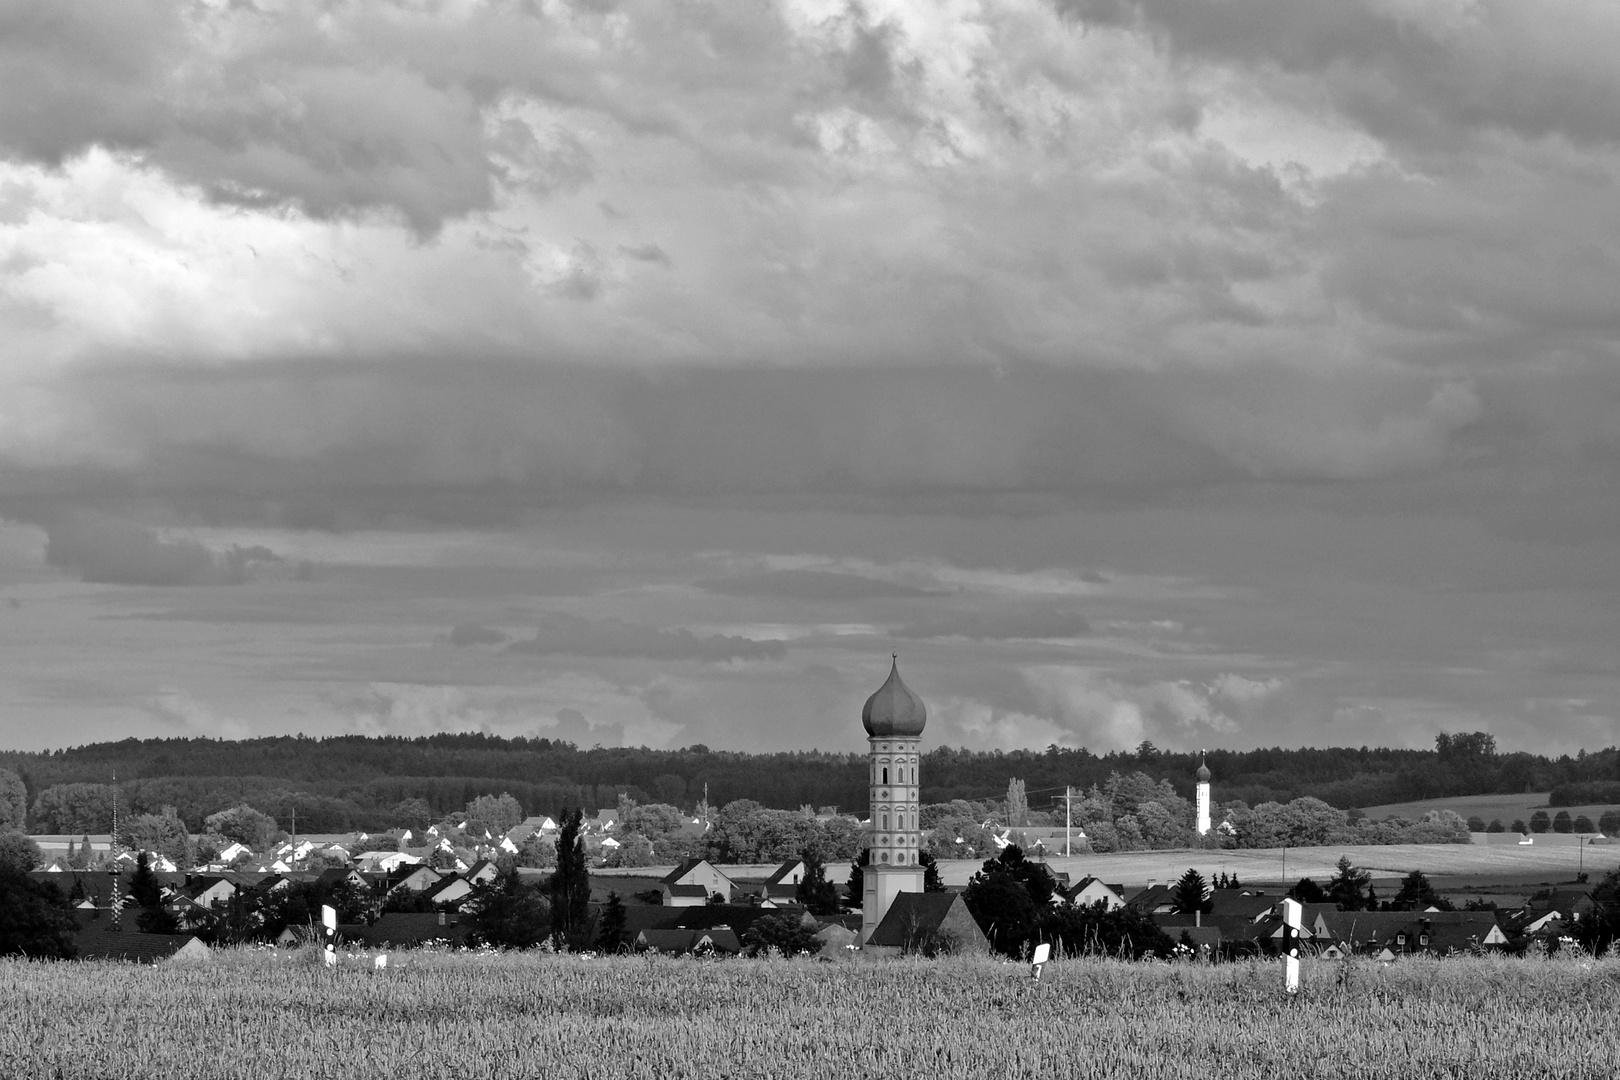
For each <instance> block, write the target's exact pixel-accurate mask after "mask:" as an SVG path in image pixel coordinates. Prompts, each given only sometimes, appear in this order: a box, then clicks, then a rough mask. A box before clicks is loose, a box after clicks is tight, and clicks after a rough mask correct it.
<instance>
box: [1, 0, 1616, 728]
mask: <svg viewBox="0 0 1620 1080" xmlns="http://www.w3.org/2000/svg"><path fill="white" fill-rule="evenodd" d="M1616 40H1620V8H1617V7H1616V6H1615V5H1614V4H1613V3H1612V2H1610V0H1586V2H1582V0H1541V2H1539V3H1524V2H1522V0H1477V2H1475V0H1220V2H1215V0H993V2H991V0H985V2H974V0H860V2H845V0H838V2H823V0H760V2H754V3H735V2H715V3H709V2H705V0H686V2H682V3H670V2H668V0H646V2H634V0H632V2H625V3H619V2H616V0H576V2H572V3H569V2H563V0H487V2H480V0H401V2H395V3H385V2H381V0H329V2H325V3H319V4H313V3H292V2H283V0H180V2H176V0H104V2H96V0H82V2H78V3H72V4H64V3H55V2H49V0H0V703H3V707H0V743H3V744H4V745H7V746H13V747H23V748H37V747H56V746H67V745H74V744H78V743H84V742H91V741H97V740H103V739H115V738H122V737H124V736H126V735H137V736H155V735H187V734H201V735H212V736H226V737H239V736H244V735H251V734H271V733H282V732H295V731H303V732H307V733H310V734H330V733H339V732H392V733H401V734H420V733H428V732H435V731H444V730H489V731H492V732H496V733H500V734H511V735H516V734H524V735H548V736H562V737H566V738H570V739H573V740H574V741H576V742H579V743H581V744H582V745H587V746H588V745H592V744H594V743H601V744H603V745H616V744H619V743H629V744H646V745H649V746H679V745H685V744H690V743H695V742H704V743H707V744H709V745H711V746H717V747H720V746H724V747H734V748H740V749H749V750H761V749H775V748H801V747H803V748H807V747H822V748H826V749H840V750H859V749H861V748H862V746H863V742H862V733H861V732H860V730H859V722H858V714H859V709H860V705H861V702H862V701H863V700H864V698H865V696H866V695H867V694H868V693H870V692H871V691H872V690H873V689H875V688H876V687H877V686H878V685H879V684H880V683H881V681H882V679H883V677H884V675H885V673H886V671H887V668H888V664H889V654H890V652H891V651H898V652H899V653H900V655H901V665H902V670H903V672H904V673H905V676H906V678H907V681H908V682H909V683H910V684H911V686H912V687H913V688H914V689H916V690H917V691H919V692H920V693H921V694H922V695H923V697H924V698H925V699H926V701H927V702H928V706H929V709H930V723H929V728H928V732H927V738H928V740H929V741H930V742H932V743H933V744H935V745H940V744H950V745H953V746H960V745H967V746H973V747H997V746H1000V747H1016V746H1036V747H1044V746H1046V745H1048V744H1051V743H1057V744H1059V745H1065V746H1087V747H1090V748H1092V749H1093V750H1098V751H1102V750H1108V749H1115V748H1124V747H1131V746H1134V745H1136V744H1137V743H1139V742H1140V741H1142V740H1143V739H1151V740H1153V741H1154V742H1155V743H1157V744H1159V745H1161V746H1165V747H1173V748H1180V749H1192V748H1197V747H1200V746H1229V747H1251V746H1262V745H1277V744H1281V745H1291V746H1292V745H1307V744H1333V745H1361V744H1371V745H1393V746H1424V745H1432V740H1433V737H1434V734H1435V733H1436V732H1438V731H1442V730H1446V731H1464V730H1467V731H1472V730H1480V729H1483V730H1489V731H1491V732H1493V733H1494V734H1495V735H1496V737H1497V740H1498V743H1499V745H1501V746H1502V747H1504V748H1509V749H1535V750H1539V751H1553V752H1565V751H1568V752H1574V751H1575V750H1577V749H1579V748H1581V747H1583V746H1584V747H1589V748H1595V747H1600V746H1606V745H1610V744H1612V743H1614V742H1616V741H1617V740H1620V652H1617V651H1616V647H1615V646H1616V641H1617V640H1620V558H1617V555H1620V549H1617V545H1616V542H1615V537H1616V536H1617V535H1620V364H1617V360H1620V356H1617V352H1620V350H1617V344H1620V303H1617V300H1620V197H1617V196H1620V191H1617V178H1620V52H1617V51H1616V50H1615V49H1614V47H1613V44H1614V42H1615V41H1616Z"/></svg>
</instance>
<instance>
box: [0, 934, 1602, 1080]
mask: <svg viewBox="0 0 1620 1080" xmlns="http://www.w3.org/2000/svg"><path fill="white" fill-rule="evenodd" d="M1303 982H1304V992H1303V993H1302V994H1300V995H1299V996H1298V997H1296V998H1289V997H1287V996H1286V995H1284V994H1282V993H1281V992H1280V987H1279V973H1278V970H1277V965H1276V964H1275V963H1264V962H1244V963H1235V964H1224V965H1216V966H1202V965H1197V966H1195V965H1187V964H1178V965H1169V964H1136V965H1133V964H1127V963H1121V962H1116V961H1105V960H1082V961H1067V962H1055V963H1053V964H1052V965H1050V966H1049V967H1048V969H1047V972H1046V976H1045V978H1044V979H1043V980H1042V981H1041V982H1039V983H1035V982H1033V981H1031V980H1030V978H1029V976H1028V973H1027V968H1025V967H1023V966H1021V965H1013V964H1004V963H998V962H996V961H993V960H987V959H971V960H970V959H956V960H947V961H938V962H928V961H920V960H891V961H874V962H861V961H855V962H847V963H818V962H815V961H809V960H793V961H786V960H776V961H744V960H722V961H716V960H696V959H690V958H688V959H662V958H653V959H645V958H635V957H616V958H603V957H596V958H592V957H578V956H552V955H541V954H505V955H501V954H471V955H447V954H442V953H438V954H435V953H422V954H396V955H395V956H394V958H393V965H392V966H391V967H390V968H389V969H388V970H386V971H381V972H379V971H375V970H373V969H372V968H371V966H370V961H369V959H368V958H366V957H363V956H361V957H346V958H344V962H343V964H342V966H340V967H339V968H338V969H337V970H336V971H332V972H328V971H325V970H322V969H321V968H320V967H319V966H318V965H316V964H315V963H313V962H311V957H310V956H309V954H286V953H275V952H246V953H236V954H223V955H221V956H219V957H218V958H216V959H215V960H214V961H212V962H208V963H203V964H199V965H196V966H186V967H178V966H170V967H164V968H143V967H133V966H122V965H108V964H93V963H86V964H43V963H26V962H19V961H7V962H4V963H0V1000H4V1001H5V1002H6V1004H7V1018H6V1021H7V1022H6V1023H5V1025H4V1026H3V1027H0V1061H3V1062H5V1075H6V1076H8V1077H13V1078H45V1077H51V1078H64V1080H75V1078H85V1080H90V1078H94V1080H119V1078H134V1077H151V1076H183V1077H186V1078H187V1080H209V1078H219V1077H241V1076H259V1077H265V1078H273V1077H286V1078H289V1080H292V1078H300V1080H301V1078H334V1080H335V1078H339V1077H341V1078H344V1080H367V1078H378V1080H382V1078H386V1080H410V1078H413V1077H429V1076H431V1077H443V1076H453V1077H457V1078H467V1080H477V1078H487V1080H494V1078H519V1077H523V1078H529V1077H537V1076H543V1077H547V1078H552V1077H594V1078H601V1080H613V1078H617V1077H626V1078H628V1077H636V1078H645V1077H670V1078H679V1077H717V1076H759V1077H766V1076H768V1077H776V1078H793V1077H806V1078H814V1080H829V1078H832V1077H837V1078H839V1080H844V1078H851V1077H877V1076H929V1077H937V1078H939V1080H951V1078H957V1077H962V1078H974V1080H979V1078H982V1077H987V1076H1012V1077H1025V1076H1031V1077H1033V1076H1065V1077H1068V1076H1073V1077H1129V1078H1131V1080H1140V1078H1141V1077H1145V1076H1154V1077H1157V1076H1189V1077H1191V1076H1196V1077H1199V1078H1200V1080H1221V1078H1227V1077H1232V1078H1237V1077H1242V1078H1245V1080H1248V1078H1253V1077H1263V1076H1290V1077H1355V1078H1357V1080H1365V1078H1367V1077H1378V1076H1396V1075H1398V1076H1401V1077H1438V1076H1447V1077H1450V1076H1463V1077H1469V1078H1471V1080H1488V1078H1493V1077H1504V1078H1505V1077H1515V1078H1517V1077H1522V1076H1537V1077H1583V1078H1584V1077H1592V1078H1598V1077H1603V1078H1609V1077H1612V1076H1614V1075H1616V1074H1617V1073H1620V1047H1617V1044H1616V1042H1615V1041H1614V1040H1613V1039H1612V1038H1609V1037H1607V1033H1608V1032H1609V1031H1610V1024H1611V1020H1612V1016H1613V1008H1614V1002H1615V1001H1616V1000H1617V999H1620V961H1615V960H1602V961H1593V960H1591V959H1589V958H1584V957H1583V956H1582V955H1579V954H1577V955H1571V954H1569V953H1565V954H1564V955H1563V956H1559V957H1554V958H1552V959H1537V960H1514V959H1505V958H1468V959H1460V960H1449V961H1420V960H1412V961H1403V962H1401V963H1398V964H1393V965H1390V966H1379V965H1378V964H1376V963H1375V962H1373V961H1364V960H1358V961H1354V962H1352V963H1350V964H1348V965H1344V964H1335V963H1330V962H1325V961H1307V962H1306V963H1305V964H1304V972H1303Z"/></svg>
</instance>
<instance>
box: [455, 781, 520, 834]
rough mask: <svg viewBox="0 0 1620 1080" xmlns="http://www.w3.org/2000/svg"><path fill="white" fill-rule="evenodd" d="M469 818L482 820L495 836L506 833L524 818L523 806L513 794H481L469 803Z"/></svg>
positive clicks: (469, 819)
mask: <svg viewBox="0 0 1620 1080" xmlns="http://www.w3.org/2000/svg"><path fill="white" fill-rule="evenodd" d="M467 820H468V821H482V822H483V823H484V824H485V825H486V826H488V827H489V831H490V833H491V834H492V835H494V836H505V835H506V833H507V832H508V831H509V830H510V829H511V828H512V827H513V826H514V825H517V824H519V823H520V822H521V821H522V820H523V806H522V804H520V803H519V802H518V801H517V800H516V799H514V798H513V797H512V796H511V795H508V794H507V793H506V792H504V791H503V792H501V793H500V794H499V795H480V796H478V798H476V799H474V800H473V801H472V802H470V803H468V804H467Z"/></svg>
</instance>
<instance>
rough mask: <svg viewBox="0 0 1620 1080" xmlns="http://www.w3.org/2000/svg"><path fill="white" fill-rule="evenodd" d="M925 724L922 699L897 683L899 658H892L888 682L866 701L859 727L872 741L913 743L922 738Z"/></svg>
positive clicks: (926, 715)
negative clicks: (891, 740) (910, 741)
mask: <svg viewBox="0 0 1620 1080" xmlns="http://www.w3.org/2000/svg"><path fill="white" fill-rule="evenodd" d="M927 722H928V709H927V707H926V706H925V705H923V702H922V698H920V697H918V696H917V695H916V694H913V693H912V692H911V688H910V687H909V686H907V685H906V684H905V683H903V682H901V681H900V658H899V656H896V657H895V658H894V666H893V667H891V668H890V669H889V681H888V682H886V683H884V684H883V685H882V686H881V687H879V688H878V692H877V693H875V694H873V695H872V696H871V697H869V698H867V699H866V707H865V708H864V709H862V710H861V724H862V725H863V726H865V728H866V733H867V734H868V735H870V736H872V737H873V738H874V739H877V738H884V737H889V738H905V739H913V738H916V737H917V736H918V735H921V734H922V729H923V725H924V724H925V723H927Z"/></svg>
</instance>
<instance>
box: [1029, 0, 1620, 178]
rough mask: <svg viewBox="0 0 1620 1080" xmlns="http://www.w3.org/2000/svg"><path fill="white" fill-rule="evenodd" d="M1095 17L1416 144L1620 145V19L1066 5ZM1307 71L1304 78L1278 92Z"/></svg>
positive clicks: (1279, 3) (1490, 9) (1469, 9)
mask: <svg viewBox="0 0 1620 1080" xmlns="http://www.w3.org/2000/svg"><path fill="white" fill-rule="evenodd" d="M1054 2H1055V6H1056V7H1057V9H1058V10H1059V11H1061V12H1063V13H1065V14H1067V15H1070V16H1072V17H1075V18H1077V19H1079V20H1080V21H1081V22H1083V23H1086V24H1089V25H1091V26H1106V27H1116V28H1121V29H1127V30H1135V29H1142V30H1145V31H1146V32H1147V33H1149V34H1151V35H1153V36H1154V37H1155V38H1156V39H1158V40H1160V41H1162V42H1163V43H1164V44H1165V45H1166V46H1167V47H1168V48H1170V49H1171V50H1173V51H1174V52H1176V53H1178V54H1180V55H1182V56H1185V57H1196V58H1200V59H1205V60H1213V61H1217V62H1221V63H1228V64H1232V65H1234V66H1237V67H1240V68H1242V69H1244V70H1245V71H1248V72H1254V73H1258V74H1259V76H1260V77H1261V78H1262V79H1264V78H1266V76H1267V73H1268V69H1269V71H1270V72H1271V73H1273V77H1274V80H1275V81H1274V82H1273V87H1274V88H1275V89H1278V90H1279V92H1282V93H1290V92H1291V93H1292V94H1293V95H1295V96H1297V98H1298V99H1299V100H1300V101H1301V102H1302V103H1312V102H1322V101H1325V102H1326V103H1329V104H1331V105H1332V106H1333V107H1335V108H1337V109H1339V110H1341V111H1343V112H1344V113H1345V114H1347V115H1350V116H1353V117H1354V118H1356V119H1357V120H1358V121H1359V122H1361V123H1363V124H1365V125H1366V127H1367V129H1368V130H1369V131H1371V132H1373V133H1374V134H1376V135H1378V136H1380V137H1384V138H1391V139H1395V140H1398V141H1401V142H1403V143H1407V144H1409V145H1411V146H1413V147H1414V148H1417V147H1418V144H1419V143H1421V142H1422V141H1424V140H1430V141H1434V140H1438V142H1439V144H1440V145H1441V146H1442V147H1447V148H1455V147H1456V145H1457V140H1458V138H1459V136H1462V135H1463V134H1464V133H1466V132H1470V131H1487V130H1490V129H1504V130H1508V131H1511V132H1513V133H1515V134H1517V135H1519V136H1521V137H1523V138H1527V139H1540V138H1544V137H1547V136H1550V135H1558V136H1562V137H1564V138H1567V139H1570V140H1572V141H1575V142H1578V143H1611V144H1612V143H1615V142H1617V141H1620V113H1617V112H1616V110H1615V108H1614V102H1615V101H1616V99H1617V98H1620V64H1617V63H1616V61H1615V54H1614V50H1613V49H1612V48H1610V46H1611V45H1612V43H1613V40H1614V35H1615V34H1616V33H1617V32H1620V17H1617V16H1616V13H1615V11H1614V9H1613V8H1612V7H1609V6H1607V5H1602V4H1589V5H1572V6H1569V7H1566V8H1560V9H1558V10H1557V11H1556V13H1555V12H1554V11H1553V10H1550V9H1547V8H1544V7H1538V6H1537V5H1533V4H1522V3H1515V2H1513V0H1486V2H1483V3H1477V4H1466V5H1449V4H1427V5H1425V4H1399V3H1371V2H1367V0H1222V2H1212V0H1054ZM1289 77H1297V79H1298V81H1296V82H1294V83H1293V84H1292V86H1291V87H1278V86H1277V83H1279V82H1282V81H1283V79H1284V78H1289Z"/></svg>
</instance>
